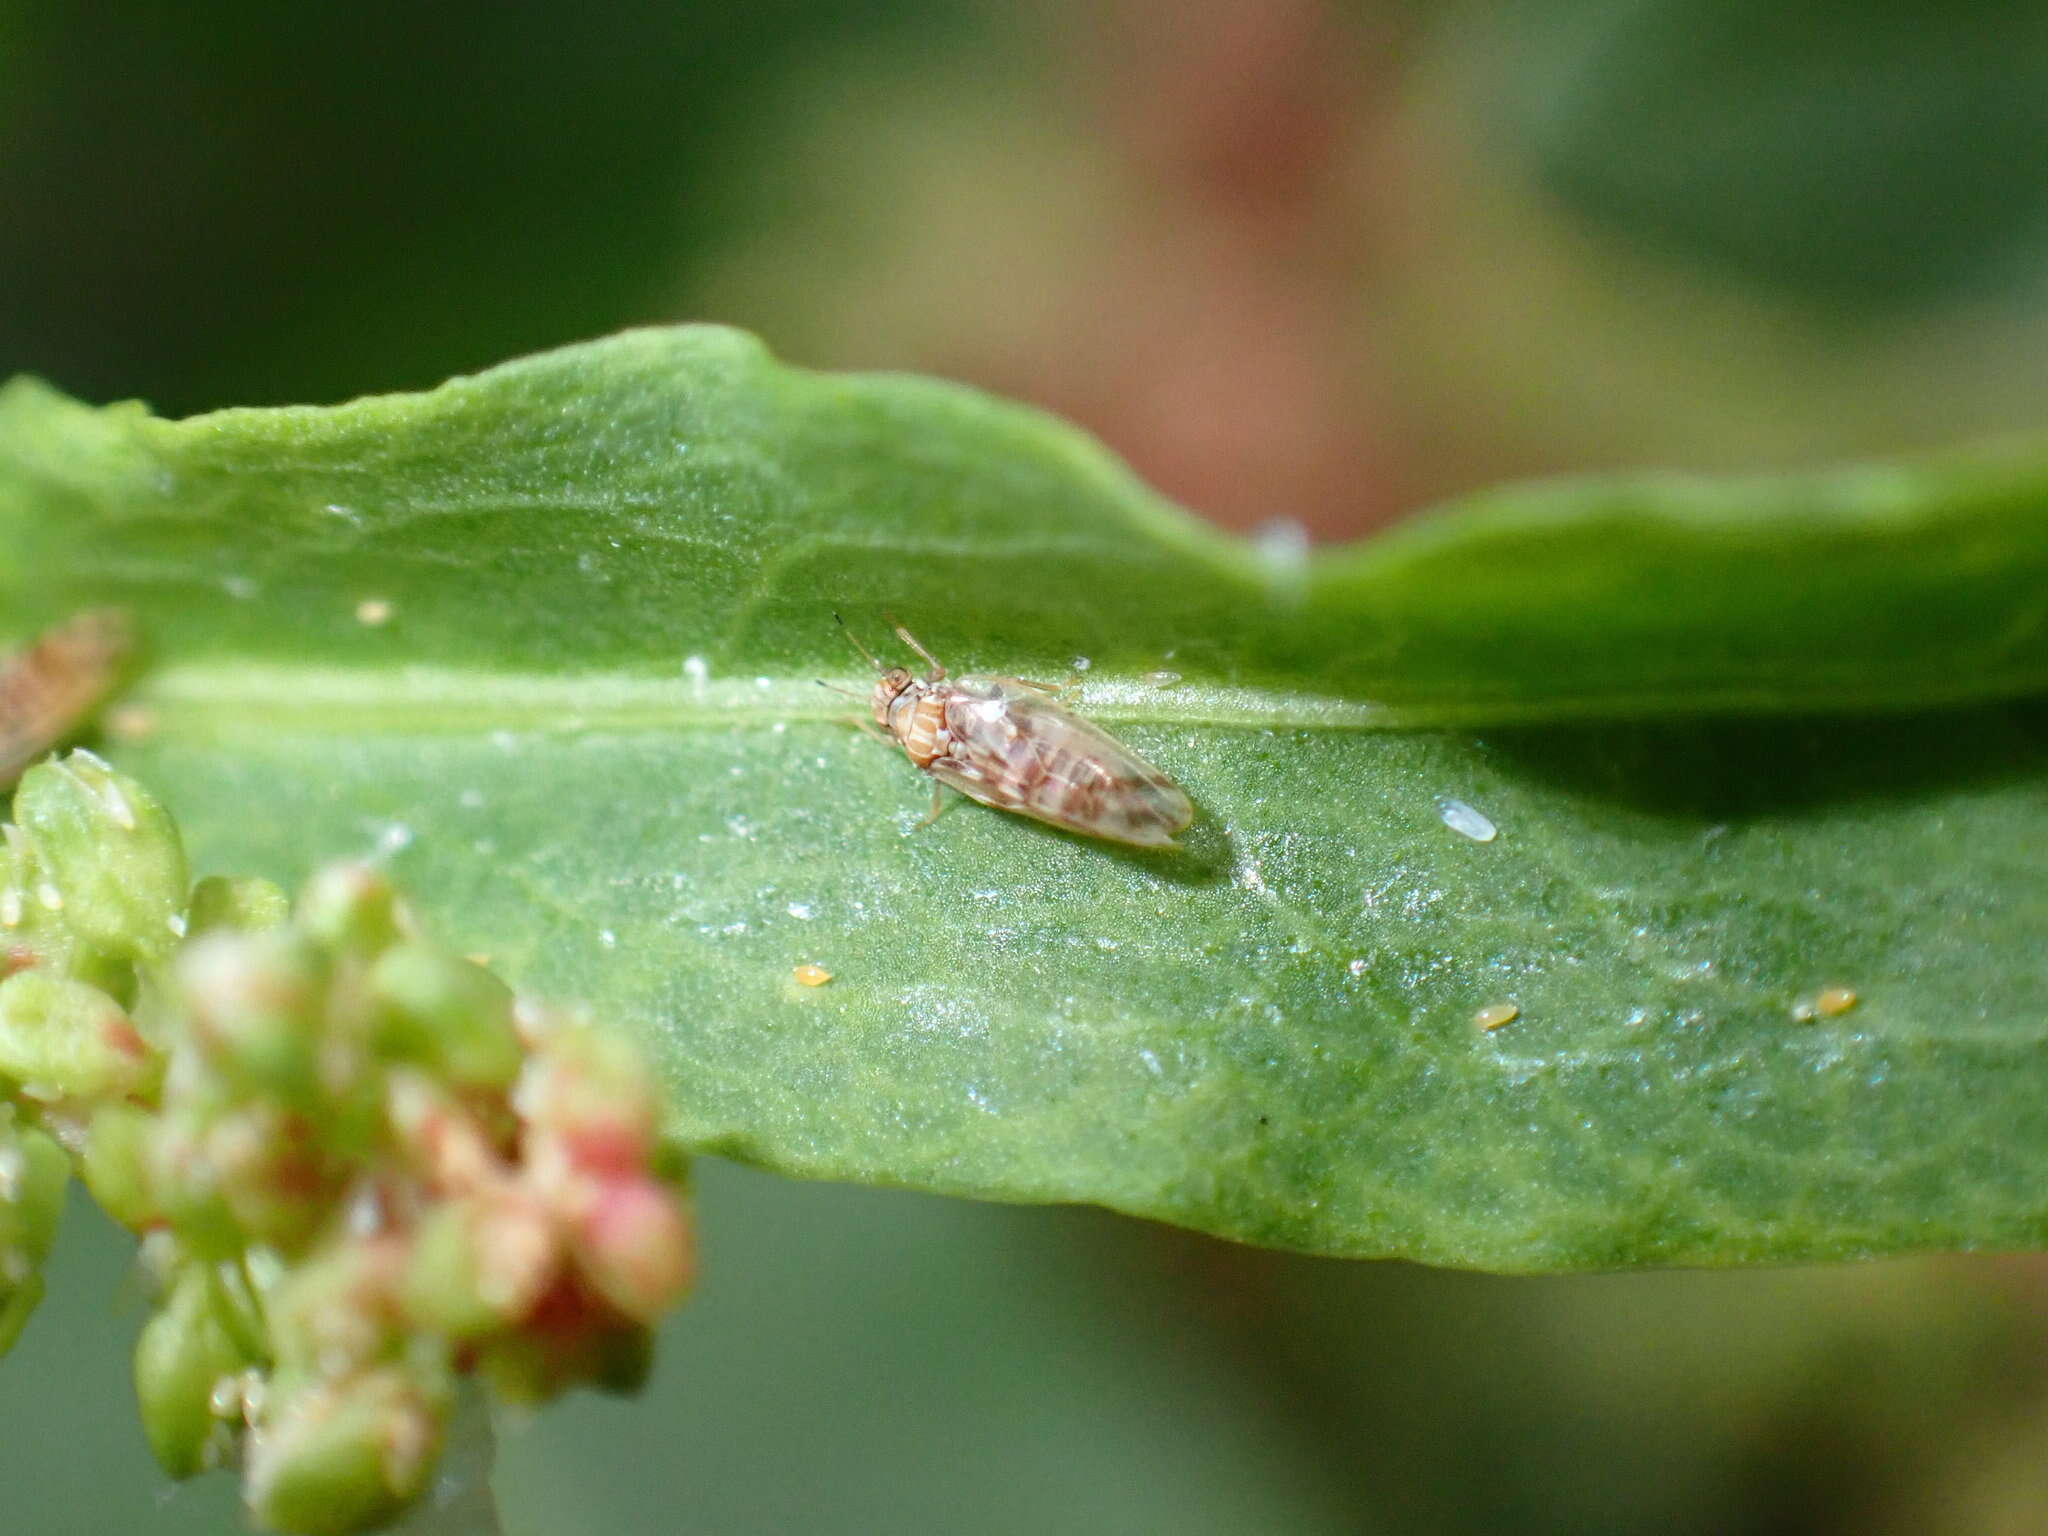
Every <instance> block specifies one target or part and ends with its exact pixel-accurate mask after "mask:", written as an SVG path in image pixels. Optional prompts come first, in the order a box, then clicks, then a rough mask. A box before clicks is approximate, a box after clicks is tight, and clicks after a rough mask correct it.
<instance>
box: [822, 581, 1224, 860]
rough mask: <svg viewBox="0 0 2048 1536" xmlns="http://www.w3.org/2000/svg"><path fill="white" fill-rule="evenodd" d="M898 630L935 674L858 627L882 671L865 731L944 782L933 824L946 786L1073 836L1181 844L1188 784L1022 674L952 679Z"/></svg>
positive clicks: (935, 792)
mask: <svg viewBox="0 0 2048 1536" xmlns="http://www.w3.org/2000/svg"><path fill="white" fill-rule="evenodd" d="M833 617H835V618H837V617H838V615H836V614H835V615H833ZM845 622H846V621H845V620H844V619H841V620H840V625H841V627H842V628H844V627H845ZM895 629H896V636H897V638H898V639H899V640H901V641H902V642H903V643H904V644H905V645H907V646H909V647H910V649H912V650H913V651H915V652H917V654H918V655H919V656H922V657H923V658H924V659H925V661H926V662H927V663H929V664H930V666H931V670H930V671H929V672H927V673H926V674H925V675H924V676H923V677H921V678H918V677H912V676H911V675H910V673H909V672H908V671H906V670H905V669H904V668H902V667H889V666H884V665H883V664H882V662H881V661H880V660H878V659H877V658H876V657H875V655H874V653H873V652H871V651H869V650H868V648H867V647H866V646H864V645H862V644H861V643H860V642H859V641H858V640H854V638H853V635H852V633H851V632H850V631H849V632H848V633H847V636H846V638H847V639H849V640H853V645H854V649H855V650H857V651H859V652H860V653H861V655H863V656H865V657H867V659H868V661H869V663H870V664H871V665H872V666H873V667H874V669H875V670H876V671H877V672H879V673H880V674H881V677H880V678H879V679H878V680H877V681H876V683H875V691H874V694H873V695H872V697H871V700H870V703H871V706H872V707H873V709H874V712H875V724H874V726H873V727H869V726H868V725H867V723H866V722H865V721H862V722H861V725H862V727H863V728H864V729H867V730H868V731H869V733H870V734H871V735H875V736H879V737H881V739H882V740H884V741H889V742H893V743H895V744H896V745H898V746H900V747H902V748H903V752H904V755H905V756H906V757H908V758H909V759H910V760H911V761H912V762H913V763H915V764H917V766H918V767H920V768H922V769H923V770H924V771H925V772H926V773H928V774H930V775H931V776H932V777H933V778H934V779H936V780H937V781H938V782H937V783H935V784H934V785H932V816H933V817H936V816H937V815H938V814H939V810H940V808H941V806H942V805H943V803H944V789H943V787H942V786H948V785H950V786H951V787H952V788H954V789H957V790H959V791H960V793H961V794H963V795H965V796H967V798H968V799H970V800H979V801H980V802H981V803H982V804H983V805H992V806H994V807H995V808H996V809H997V810H999V811H1015V812H1017V813H1018V814H1019V815H1020V816H1029V817H1032V818H1033V819H1035V820H1038V821H1043V822H1047V823H1050V824H1051V825H1052V826H1055V827H1064V828H1065V829H1066V830H1067V831H1069V832H1079V833H1082V834H1083V835H1085V836H1088V837H1100V838H1106V839H1108V840H1109V841H1111V842H1115V843H1133V844H1135V845H1137V846H1138V847H1141V848H1177V847H1179V846H1180V845H1179V844H1178V843H1176V842H1175V841H1174V838H1175V837H1177V836H1178V835H1179V834H1180V832H1181V831H1182V830H1183V829H1184V828H1185V827H1186V826H1187V824H1188V823H1189V822H1190V821H1192V820H1193V819H1194V814H1195V808H1194V806H1192V805H1191V804H1189V802H1188V797H1187V796H1186V795H1185V794H1183V793H1182V792H1181V788H1180V786H1179V785H1177V784H1175V783H1174V782H1173V780H1171V779H1169V778H1168V777H1167V776H1166V775H1165V774H1163V773H1161V772H1160V771H1159V770H1158V769H1157V768H1154V767H1153V766H1152V765H1151V764H1150V763H1148V762H1146V761H1145V760H1144V759H1143V758H1141V757H1139V756H1138V754H1137V753H1135V752H1133V751H1132V750H1131V749H1130V748H1129V747H1126V746H1124V745H1123V744H1122V743H1121V742H1119V741H1116V740H1115V739H1113V738H1112V737H1111V736H1110V735H1109V734H1108V733H1107V732H1106V731H1104V730H1103V729H1102V728H1101V727H1100V726H1096V725H1091V724H1089V722H1087V721H1086V720H1083V719H1082V718H1081V717H1080V716H1079V715H1076V714H1074V713H1073V712H1072V711H1071V710H1068V709H1065V708H1062V707H1061V706H1060V705H1059V704H1056V703H1054V702H1053V699H1052V697H1051V696H1052V695H1053V694H1056V693H1058V692H1059V691H1060V690H1059V689H1057V688H1055V687H1054V686H1053V685H1051V684H1049V683H1033V682H1027V681H1026V680H1025V679H1023V678H1021V677H948V676H947V675H946V669H945V668H944V667H943V666H941V665H940V664H939V660H938V658H937V657H935V656H933V655H932V653H931V652H930V651H928V650H926V649H925V648H924V647H923V646H921V645H919V644H918V643H917V641H916V640H915V639H914V638H913V637H912V636H911V633H910V631H909V630H907V629H905V628H904V627H903V626H902V625H901V624H897V625H896V626H895ZM928 819H929V818H928Z"/></svg>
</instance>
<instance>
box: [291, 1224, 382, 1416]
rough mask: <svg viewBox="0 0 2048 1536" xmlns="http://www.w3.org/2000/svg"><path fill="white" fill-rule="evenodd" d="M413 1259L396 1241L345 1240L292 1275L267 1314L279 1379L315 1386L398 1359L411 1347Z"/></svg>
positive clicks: (309, 1259)
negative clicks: (404, 1295) (405, 1298)
mask: <svg viewBox="0 0 2048 1536" xmlns="http://www.w3.org/2000/svg"><path fill="white" fill-rule="evenodd" d="M407 1253H408V1245H407V1243H406V1242H405V1240H404V1239H403V1238H401V1237H398V1236H396V1235H395V1234H389V1233H386V1234H380V1235H377V1236H371V1237H342V1238H339V1239H337V1240H335V1241H333V1242H330V1243H328V1244H327V1245H325V1246H324V1247H322V1248H320V1249H319V1250H318V1251H317V1252H315V1253H313V1254H311V1255H309V1256H308V1257H306V1258H305V1259H304V1260H302V1261H301V1262H300V1263H299V1265H298V1266H297V1267H296V1268H294V1269H292V1270H291V1271H290V1272H289V1273H287V1274H286V1275H285V1277H284V1278H283V1279H282V1280H281V1281H279V1282H278V1284H277V1285H276V1286H275V1287H274V1288H273V1289H272V1291H271V1293H270V1298H269V1303H268V1308H267V1313H268V1316H269V1319H270V1344H271V1350H272V1352H273V1353H274V1354H275V1355H276V1357H277V1363H278V1373H279V1376H280V1378H281V1379H284V1380H286V1381H287V1383H289V1382H290V1381H293V1380H297V1381H315V1380H319V1379H322V1378H326V1377H332V1376H339V1375H345V1374H349V1373H351V1372H354V1371H357V1370H360V1369H363V1368H366V1367H369V1366H373V1365H380V1364H384V1363H387V1362H389V1361H390V1360H392V1359H393V1358H395V1357H396V1356H397V1355H398V1354H399V1353H400V1352H401V1351H402V1349H403V1348H404V1346H405V1343H406V1339H405V1333H404V1322H405V1318H404V1311H403V1308H402V1306H401V1303H400V1300H399V1294H400V1290H401V1288H402V1286H403V1284H404V1279H405V1269H406V1259H407Z"/></svg>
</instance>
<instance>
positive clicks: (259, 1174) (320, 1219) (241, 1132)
mask: <svg viewBox="0 0 2048 1536" xmlns="http://www.w3.org/2000/svg"><path fill="white" fill-rule="evenodd" d="M319 1137H320V1127H319V1126H318V1125H316V1124H315V1123H314V1122H313V1121H311V1120H309V1119H308V1118H307V1117H306V1116H304V1115H301V1114H299V1113H297V1112H295V1111H293V1110H289V1109H284V1108H282V1107H280V1106H278V1105H276V1104H272V1103H268V1102H264V1101H260V1100H259V1101H257V1102H254V1103H249V1104H244V1105H243V1106H241V1107H240V1108H238V1109H234V1110H231V1111H229V1112H228V1113H226V1114H223V1115H221V1116H219V1117H218V1118H216V1119H215V1120H213V1122H212V1123H211V1124H209V1125H208V1126H207V1128H206V1130H205V1133H204V1135H203V1136H202V1138H201V1140H200V1143H199V1151H200V1157H201V1159H202V1166H203V1167H204V1169H205V1170H207V1172H208V1173H210V1175H211V1179H212V1181H213V1190H214V1191H215V1192H217V1194H218V1197H219V1199H220V1200H221V1202H222V1203H224V1204H225V1205H226V1207H227V1209H228V1210H229V1211H230V1212H231V1213H232V1214H233V1217H234V1221H235V1223H236V1225H237V1226H238V1227H239V1228H240V1229H241V1234H242V1238H243V1241H245V1242H249V1243H266V1244H268V1245H270V1246H271V1247H273V1248H275V1249H277V1250H278V1251H279V1252H280V1253H283V1254H286V1255H294V1254H298V1253H301V1252H303V1251H305V1249H306V1248H307V1247H308V1245H310V1244H311V1243H313V1242H314V1241H315V1240H316V1239H317V1238H318V1237H319V1236H320V1234H321V1232H322V1231H323V1230H324V1229H325V1227H326V1225H327V1223H328V1221H329V1220H330V1219H331V1218H332V1216H333V1214H334V1211H335V1207H336V1206H337V1205H338V1204H339V1203H340V1201H341V1200H342V1198H343V1196H344V1195H345V1194H346V1193H347V1187H348V1186H347V1180H348V1176H349V1169H348V1167H347V1166H346V1164H344V1163H342V1162H340V1161H338V1160H337V1159H335V1158H333V1157H330V1156H329V1155H328V1154H327V1152H326V1150H325V1148H324V1147H323V1146H322V1144H321V1141H320V1139H319ZM200 1188H201V1189H204V1185H203V1184H202V1185H201V1186H200Z"/></svg>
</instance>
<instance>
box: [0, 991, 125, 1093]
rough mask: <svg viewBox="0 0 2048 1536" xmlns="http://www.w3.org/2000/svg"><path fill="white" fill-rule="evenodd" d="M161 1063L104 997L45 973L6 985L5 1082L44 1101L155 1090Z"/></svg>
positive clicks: (0, 1021)
mask: <svg viewBox="0 0 2048 1536" xmlns="http://www.w3.org/2000/svg"><path fill="white" fill-rule="evenodd" d="M160 1073H161V1063H160V1061H159V1060H158V1058H157V1055H156V1053H155V1052H154V1051H152V1050H151V1049H150V1048H149V1045H148V1043H147V1042H146V1041H144V1040H143V1038H142V1036H141V1035H140V1034H138V1033H136V1030H135V1026H134V1025H133V1024H131V1023H130V1022H129V1021H128V1015H127V1014H126V1013H124V1012H123V1011H122V1010H121V1009H120V1007H119V1006H118V1005H117V1004H116V1003H115V1002H114V1000H113V999H112V998H111V997H108V996H107V994H106V993H104V992H102V991H100V990H99V989H98V988H97V987H89V986H87V985H86V984H85V983H84V982H82V981H67V980H65V979H64V978H63V977H60V976H53V975H50V974H49V973H47V972H45V971H40V970H34V971H21V972H18V973H16V974H15V975H13V976H10V977H8V978H7V979H6V980H5V981H0V1080H4V1081H6V1082H10V1083H12V1084H13V1085H14V1086H15V1087H16V1088H17V1089H18V1090H19V1091H20V1092H21V1093H22V1094H23V1095H24V1096H25V1097H27V1098H31V1099H37V1100H40V1101H42V1102H44V1103H53V1102H57V1101H61V1100H67V1099H69V1100H80V1099H98V1100H106V1099H120V1098H126V1097H128V1096H129V1095H131V1094H137V1093H144V1092H147V1091H149V1090H150V1089H151V1088H153V1086H154V1084H155V1082H156V1080H157V1078H158V1076H159V1075H160Z"/></svg>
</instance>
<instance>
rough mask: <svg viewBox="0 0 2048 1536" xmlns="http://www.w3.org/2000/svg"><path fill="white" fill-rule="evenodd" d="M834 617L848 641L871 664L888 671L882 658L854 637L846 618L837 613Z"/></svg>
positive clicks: (880, 670) (878, 670) (840, 631)
mask: <svg viewBox="0 0 2048 1536" xmlns="http://www.w3.org/2000/svg"><path fill="white" fill-rule="evenodd" d="M832 617H833V618H834V619H837V620H838V622H839V633H841V634H842V635H844V636H846V639H847V643H848V644H849V645H851V646H852V647H853V648H854V649H855V650H856V651H859V652H860V653H861V655H863V656H865V657H866V658H867V659H868V665H869V666H871V667H873V668H874V669H875V670H876V671H877V672H886V671H888V670H889V669H888V668H887V667H885V666H883V665H882V663H881V660H880V659H879V658H878V657H877V656H876V655H875V653H874V652H873V651H871V650H869V649H868V648H867V647H866V646H864V645H862V644H861V643H860V641H859V640H857V639H855V638H854V633H853V631H852V630H850V629H848V628H847V627H846V620H844V619H841V618H839V615H838V614H836V613H835V614H833V615H832Z"/></svg>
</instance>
